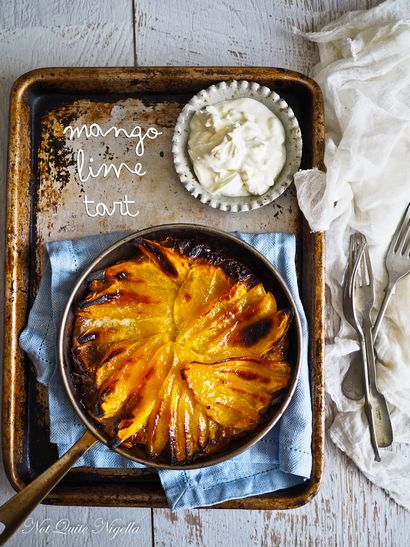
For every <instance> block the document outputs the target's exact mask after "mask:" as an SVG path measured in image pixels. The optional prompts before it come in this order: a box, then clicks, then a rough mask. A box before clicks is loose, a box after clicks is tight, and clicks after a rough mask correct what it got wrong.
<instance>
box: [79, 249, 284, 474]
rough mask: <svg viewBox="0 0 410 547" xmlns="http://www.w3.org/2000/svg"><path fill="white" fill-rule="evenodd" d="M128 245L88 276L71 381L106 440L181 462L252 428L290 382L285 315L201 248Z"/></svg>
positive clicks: (235, 269) (234, 265)
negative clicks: (127, 252)
mask: <svg viewBox="0 0 410 547" xmlns="http://www.w3.org/2000/svg"><path fill="white" fill-rule="evenodd" d="M135 245H136V247H137V249H136V253H135V258H132V259H130V260H127V261H124V262H120V263H117V264H114V265H112V266H109V267H107V268H106V269H105V270H103V271H100V272H97V273H94V274H93V275H92V277H91V278H90V281H89V291H88V293H87V295H86V297H85V298H84V300H83V301H82V302H80V304H79V305H78V307H77V310H76V319H75V323H74V329H73V335H72V354H73V358H74V364H75V372H74V375H75V381H76V383H77V385H79V389H80V393H81V400H82V404H83V405H84V406H85V407H86V408H87V410H88V412H89V413H90V414H91V415H92V416H93V417H94V419H95V420H97V421H98V422H99V423H100V424H101V427H102V428H103V429H104V430H105V431H106V432H107V433H108V434H109V435H110V436H111V437H112V438H114V439H115V443H116V444H120V443H122V444H123V445H125V446H127V447H132V446H133V445H143V446H144V447H145V450H146V452H147V454H148V456H149V457H150V458H152V459H156V458H158V457H159V456H161V455H163V454H168V455H169V457H170V461H171V462H172V463H173V464H184V463H188V462H191V461H192V460H194V459H197V458H200V457H201V456H206V455H209V454H211V453H214V452H216V451H218V450H220V449H222V448H224V447H226V446H227V445H228V444H229V442H230V441H232V440H233V439H237V438H239V437H240V436H243V435H245V434H247V433H249V432H251V431H252V430H253V429H255V428H256V427H257V425H258V424H259V423H260V421H261V420H262V419H263V417H264V415H265V414H266V411H267V409H268V408H269V407H270V406H271V405H272V404H273V403H274V401H275V399H277V396H278V394H280V392H281V390H284V389H285V388H286V387H287V386H288V385H289V383H290V378H291V366H290V364H289V362H288V360H287V358H288V357H287V354H288V341H287V336H286V333H287V331H288V328H289V325H290V323H291V321H292V315H293V314H292V310H290V309H287V310H278V309H277V304H276V300H275V297H274V295H273V294H272V293H271V292H267V291H266V290H265V288H264V286H263V285H262V283H260V282H259V281H258V279H256V277H255V276H254V275H253V274H252V273H251V272H250V271H249V270H248V269H247V268H246V267H245V266H243V265H242V264H240V263H239V262H238V261H235V260H232V259H229V258H224V257H223V256H222V254H221V253H218V252H215V251H212V250H211V249H209V248H208V247H207V246H206V245H203V244H200V243H194V242H191V241H186V240H174V239H169V240H165V241H162V242H161V243H159V242H157V241H151V240H146V239H142V238H139V239H137V240H136V241H135Z"/></svg>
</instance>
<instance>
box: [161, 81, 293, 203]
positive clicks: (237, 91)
mask: <svg viewBox="0 0 410 547" xmlns="http://www.w3.org/2000/svg"><path fill="white" fill-rule="evenodd" d="M244 97H247V98H250V99H256V100H258V101H260V102H261V103H263V104H264V105H265V106H267V107H268V108H269V109H270V110H271V111H272V112H273V113H274V114H275V115H276V116H277V117H278V118H279V120H280V121H281V122H282V124H283V127H284V129H285V135H286V140H285V147H286V162H285V165H284V167H283V169H282V171H281V172H280V174H279V175H278V177H277V178H276V181H275V184H274V185H273V186H271V187H270V188H269V190H268V191H267V192H265V193H264V194H262V195H260V196H244V197H243V196H241V197H228V196H215V195H214V194H211V193H210V192H208V191H207V190H205V188H203V186H202V185H201V184H200V183H199V181H198V179H197V178H196V175H195V173H194V170H193V167H192V163H191V159H190V157H189V154H188V138H189V132H190V123H191V119H192V116H193V115H194V114H195V112H196V111H198V110H201V109H202V108H204V107H206V106H209V105H212V104H216V103H220V102H221V101H225V100H230V99H239V98H244ZM172 153H173V158H174V164H175V169H176V172H177V173H178V176H179V178H180V180H181V183H182V184H183V185H184V186H185V188H186V189H187V190H188V192H189V193H190V194H192V195H193V196H194V197H195V198H197V199H199V200H200V201H201V202H202V203H206V204H207V205H209V206H210V207H214V208H215V209H221V210H222V211H232V212H239V211H250V210H252V209H258V208H259V207H263V206H264V205H267V204H268V203H271V202H272V201H274V200H275V199H276V198H277V197H279V196H280V195H281V194H282V193H283V192H284V191H285V190H286V188H287V187H288V186H289V185H290V184H291V183H292V181H293V176H294V174H295V173H296V171H297V170H298V169H299V167H300V162H301V158H302V134H301V131H300V127H299V123H298V121H297V119H296V116H295V114H294V113H293V110H292V109H291V108H290V106H289V105H288V104H287V103H286V101H284V100H283V99H282V98H281V97H280V96H279V95H278V94H277V93H275V92H274V91H271V90H270V89H269V88H267V87H265V86H261V85H260V84H258V83H256V82H247V81H245V80H241V81H237V80H233V81H230V82H220V83H219V84H216V85H212V86H211V87H208V89H204V90H202V91H200V92H199V93H198V94H197V95H195V96H194V97H192V99H191V100H190V101H189V103H188V104H186V105H185V106H184V108H183V109H182V111H181V113H180V115H179V117H178V119H177V123H176V126H175V130H174V136H173V139H172Z"/></svg>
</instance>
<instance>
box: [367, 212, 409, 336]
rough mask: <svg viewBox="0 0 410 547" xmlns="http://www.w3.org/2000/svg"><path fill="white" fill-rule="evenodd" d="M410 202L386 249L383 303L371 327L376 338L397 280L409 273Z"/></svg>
mask: <svg viewBox="0 0 410 547" xmlns="http://www.w3.org/2000/svg"><path fill="white" fill-rule="evenodd" d="M409 234H410V203H409V204H408V205H407V208H406V210H405V211H404V215H403V217H402V220H401V222H400V224H399V226H398V227H397V229H396V231H395V232H394V235H393V239H392V240H391V243H390V246H389V248H388V250H387V255H386V269H387V273H388V276H389V280H388V283H387V287H386V291H385V293H384V299H383V303H382V305H381V307H380V310H379V314H378V316H377V319H376V323H375V324H374V327H373V338H374V339H375V340H376V337H377V334H378V332H379V329H380V325H381V322H382V320H383V317H384V314H385V312H386V308H387V305H388V303H389V302H390V298H391V296H392V294H393V292H394V287H395V286H396V284H397V282H398V281H399V280H400V279H401V278H402V277H404V276H405V275H407V274H408V273H410V240H409V241H407V240H408V236H409Z"/></svg>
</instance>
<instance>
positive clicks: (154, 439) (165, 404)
mask: <svg viewBox="0 0 410 547" xmlns="http://www.w3.org/2000/svg"><path fill="white" fill-rule="evenodd" d="M174 379H175V374H174V371H173V370H172V369H171V371H170V372H169V373H168V375H167V377H166V379H165V381H164V383H163V385H162V388H161V390H160V392H159V394H158V396H157V399H156V401H155V405H154V408H153V410H152V412H151V415H150V418H149V422H148V433H147V445H146V448H147V452H148V454H150V455H151V456H152V457H158V456H159V455H160V454H161V453H162V452H163V450H164V449H165V447H166V445H167V442H168V438H169V422H170V400H171V391H172V386H173V384H174Z"/></svg>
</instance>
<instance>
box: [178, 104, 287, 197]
mask: <svg viewBox="0 0 410 547" xmlns="http://www.w3.org/2000/svg"><path fill="white" fill-rule="evenodd" d="M188 153H189V155H190V158H191V160H192V163H193V167H194V171H195V174H196V176H197V177H198V180H199V182H200V183H201V185H202V186H203V187H204V188H205V189H206V190H208V192H211V193H212V194H215V195H220V196H232V197H237V196H249V195H262V194H264V193H265V192H266V191H267V190H268V189H269V188H270V187H271V186H273V185H274V183H275V179H276V177H277V176H278V175H279V173H280V172H281V170H282V168H283V166H284V164H285V160H286V149H285V130H284V127H283V125H282V123H281V121H280V120H279V118H277V116H275V114H273V113H272V112H271V110H269V108H267V107H266V106H265V105H264V104H262V103H261V102H259V101H257V100H255V99H249V98H243V99H234V100H229V101H222V102H220V103H217V104H214V105H210V106H207V107H205V108H203V109H201V110H199V111H198V112H196V113H195V114H194V116H193V117H192V120H191V124H190V134H189V139H188Z"/></svg>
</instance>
